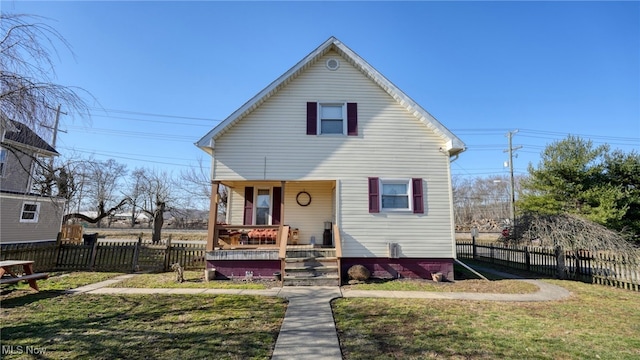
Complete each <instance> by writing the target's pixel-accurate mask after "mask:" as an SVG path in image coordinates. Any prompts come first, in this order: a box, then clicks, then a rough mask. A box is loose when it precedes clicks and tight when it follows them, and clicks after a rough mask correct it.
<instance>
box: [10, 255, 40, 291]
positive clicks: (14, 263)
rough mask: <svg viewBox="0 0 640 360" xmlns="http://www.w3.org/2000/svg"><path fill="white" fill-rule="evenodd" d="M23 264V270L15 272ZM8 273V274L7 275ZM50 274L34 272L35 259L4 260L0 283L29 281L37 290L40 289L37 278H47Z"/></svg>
mask: <svg viewBox="0 0 640 360" xmlns="http://www.w3.org/2000/svg"><path fill="white" fill-rule="evenodd" d="M20 266H22V272H18V273H16V272H15V268H17V267H20ZM5 275H8V276H5ZM48 277H49V274H46V273H34V272H33V261H29V260H3V261H0V284H3V285H4V284H15V283H17V282H20V281H27V282H29V286H31V288H32V289H34V290H35V291H39V290H38V284H37V283H36V280H38V279H46V278H48Z"/></svg>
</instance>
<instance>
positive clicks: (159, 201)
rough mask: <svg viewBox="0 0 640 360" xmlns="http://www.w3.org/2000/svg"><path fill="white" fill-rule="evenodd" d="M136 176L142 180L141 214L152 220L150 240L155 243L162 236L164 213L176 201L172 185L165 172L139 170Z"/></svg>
mask: <svg viewBox="0 0 640 360" xmlns="http://www.w3.org/2000/svg"><path fill="white" fill-rule="evenodd" d="M136 175H137V176H140V178H141V179H142V181H141V187H142V199H143V201H142V204H141V205H139V206H140V208H141V210H142V212H144V213H145V214H147V215H149V216H151V218H152V219H153V231H152V236H151V240H152V241H153V242H154V243H157V242H159V241H160V237H161V235H162V226H163V225H164V213H165V211H168V210H169V209H170V204H171V203H173V202H175V201H176V199H175V198H174V196H173V192H174V183H173V180H172V177H171V175H170V174H169V173H167V172H166V171H158V170H150V169H141V170H140V171H139V172H136Z"/></svg>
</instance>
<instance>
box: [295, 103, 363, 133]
mask: <svg viewBox="0 0 640 360" xmlns="http://www.w3.org/2000/svg"><path fill="white" fill-rule="evenodd" d="M328 134H338V135H348V136H358V104H357V103H351V102H343V101H327V102H319V103H318V102H308V103H307V135H328Z"/></svg>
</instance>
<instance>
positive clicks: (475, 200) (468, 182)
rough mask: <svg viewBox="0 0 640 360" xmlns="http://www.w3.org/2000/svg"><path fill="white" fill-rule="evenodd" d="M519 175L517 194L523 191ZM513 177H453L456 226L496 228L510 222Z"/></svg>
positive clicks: (459, 227) (464, 228)
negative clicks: (510, 187) (510, 188)
mask: <svg viewBox="0 0 640 360" xmlns="http://www.w3.org/2000/svg"><path fill="white" fill-rule="evenodd" d="M521 179H522V177H517V178H516V193H519V192H520V190H519V189H520V181H521ZM509 183H510V180H509V178H508V177H507V176H506V175H492V176H488V177H477V178H460V177H454V178H453V179H452V186H453V203H454V216H455V221H456V227H457V228H458V230H464V231H466V230H469V228H471V227H473V226H477V227H479V228H481V229H484V230H490V231H496V230H499V228H500V227H501V226H503V225H506V224H508V223H509V218H510V216H509V212H510V210H509V207H510V191H509V186H510V185H509Z"/></svg>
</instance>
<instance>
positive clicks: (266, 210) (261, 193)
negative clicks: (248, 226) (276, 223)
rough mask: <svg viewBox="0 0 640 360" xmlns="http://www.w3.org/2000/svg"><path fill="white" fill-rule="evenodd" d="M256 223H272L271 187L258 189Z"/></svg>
mask: <svg viewBox="0 0 640 360" xmlns="http://www.w3.org/2000/svg"><path fill="white" fill-rule="evenodd" d="M255 224H256V225H270V224H271V192H270V191H269V189H258V192H257V194H256V221H255Z"/></svg>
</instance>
